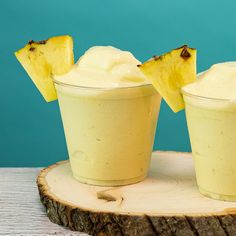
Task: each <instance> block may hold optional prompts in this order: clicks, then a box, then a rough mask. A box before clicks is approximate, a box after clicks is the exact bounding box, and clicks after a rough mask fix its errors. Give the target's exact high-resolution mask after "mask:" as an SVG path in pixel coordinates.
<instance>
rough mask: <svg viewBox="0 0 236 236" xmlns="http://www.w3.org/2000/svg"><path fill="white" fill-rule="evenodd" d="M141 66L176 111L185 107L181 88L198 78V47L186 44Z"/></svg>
mask: <svg viewBox="0 0 236 236" xmlns="http://www.w3.org/2000/svg"><path fill="white" fill-rule="evenodd" d="M139 68H140V69H141V71H142V72H143V73H144V74H145V75H146V77H147V79H149V80H150V81H151V83H152V84H153V86H154V87H155V88H156V90H157V91H158V92H159V94H160V95H161V96H162V97H163V99H164V100H165V101H166V103H167V104H168V105H169V106H170V108H171V109H172V110H173V111H174V112H178V111H180V110H182V109H184V101H183V97H182V94H181V88H182V87H183V86H185V85H187V84H189V83H192V82H194V81H195V80H196V49H193V48H189V47H188V46H186V45H184V46H182V47H180V48H177V49H174V50H172V51H170V52H168V53H166V54H163V55H162V56H155V57H153V59H151V60H149V61H147V62H145V63H143V64H142V65H140V66H139Z"/></svg>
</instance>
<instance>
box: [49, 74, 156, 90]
mask: <svg viewBox="0 0 236 236" xmlns="http://www.w3.org/2000/svg"><path fill="white" fill-rule="evenodd" d="M52 80H53V82H54V84H57V85H60V86H64V87H69V88H75V89H90V90H96V91H109V90H125V89H135V88H136V89H137V88H143V87H153V88H154V86H153V85H152V83H148V84H139V85H135V86H127V87H89V86H81V85H74V84H68V83H64V82H61V81H59V80H57V79H55V78H54V77H52ZM154 89H155V88H154ZM155 90H156V89H155Z"/></svg>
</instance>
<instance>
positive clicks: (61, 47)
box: [15, 35, 74, 102]
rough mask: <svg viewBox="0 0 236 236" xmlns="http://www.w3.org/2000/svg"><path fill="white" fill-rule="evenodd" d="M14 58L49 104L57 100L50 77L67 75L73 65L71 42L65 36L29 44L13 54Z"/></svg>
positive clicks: (69, 38) (68, 37)
mask: <svg viewBox="0 0 236 236" xmlns="http://www.w3.org/2000/svg"><path fill="white" fill-rule="evenodd" d="M15 56H16V58H17V59H18V60H19V62H20V63H21V65H22V66H23V67H24V69H25V70H26V72H27V73H28V75H29V76H30V78H31V79H32V81H33V82H34V84H35V85H36V87H37V88H38V90H39V91H40V92H41V94H42V96H43V97H44V99H45V100H46V101H47V102H50V101H53V100H56V99H57V93H56V90H55V87H54V83H53V80H52V75H53V74H56V75H61V74H64V73H67V72H68V71H69V70H70V69H71V66H72V65H73V64H74V55H73V40H72V38H71V37H70V36H67V35H66V36H57V37H52V38H50V39H48V40H46V41H42V42H29V44H27V45H26V46H25V47H24V48H22V49H20V50H19V51H17V52H15Z"/></svg>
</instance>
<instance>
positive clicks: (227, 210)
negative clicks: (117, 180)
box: [38, 152, 236, 236]
mask: <svg viewBox="0 0 236 236" xmlns="http://www.w3.org/2000/svg"><path fill="white" fill-rule="evenodd" d="M38 187H39V193H40V196H41V201H42V203H43V205H44V206H45V207H46V209H47V215H48V217H49V218H50V220H51V221H52V222H54V223H57V224H61V225H64V226H67V227H69V228H70V229H73V230H78V231H83V232H87V233H89V234H92V235H111V236H113V235H130V236H135V235H138V236H142V235H143V236H146V235H164V236H166V235H179V236H188V235H190V236H208V235H209V236H210V235H212V236H214V235H216V236H227V235H229V236H235V235H236V202H223V201H216V200H213V199H209V198H206V197H203V196H202V195H200V193H199V192H198V190H197V186H196V181H195V175H194V170H193V163H192V159H191V154H186V153H173V152H156V153H154V154H153V158H152V165H151V170H150V173H149V177H148V178H147V179H146V180H145V181H143V182H140V183H137V184H134V185H129V186H122V187H114V188H110V187H97V186H89V185H85V184H81V183H79V182H78V181H76V180H75V179H74V178H73V177H72V173H71V170H70V166H69V163H68V162H61V163H58V164H55V165H53V166H50V167H48V168H46V169H44V170H42V171H41V173H40V175H39V177H38Z"/></svg>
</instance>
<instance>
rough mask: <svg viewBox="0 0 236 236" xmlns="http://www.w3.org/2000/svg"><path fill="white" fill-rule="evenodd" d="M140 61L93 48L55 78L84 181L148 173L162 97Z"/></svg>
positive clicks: (123, 180)
mask: <svg viewBox="0 0 236 236" xmlns="http://www.w3.org/2000/svg"><path fill="white" fill-rule="evenodd" d="M139 63H140V62H139V61H137V60H136V59H135V58H134V56H133V55H132V54H131V53H129V52H125V51H121V50H119V49H116V48H113V47H93V48H91V49H89V50H88V51H87V52H86V53H85V54H84V55H83V56H82V57H81V58H80V60H79V61H78V63H77V64H75V66H74V68H73V69H72V70H71V71H70V72H69V73H68V74H66V75H64V76H60V77H56V78H55V85H56V90H57V95H58V100H59V105H60V110H61V115H62V120H63V125H64V130H65V136H66V142H67V147H68V152H69V157H70V163H71V168H72V172H73V175H74V177H75V178H76V179H77V180H79V181H81V182H83V183H88V184H94V185H103V186H117V185H125V184H131V183H135V182H138V181H141V180H143V179H144V178H145V177H146V175H147V171H148V168H149V162H150V157H151V153H152V147H153V142H154V136H155V130H156V123H157V117H158V112H159V106H160V101H161V98H160V96H159V94H158V93H157V92H156V90H155V89H154V88H153V86H152V85H151V84H150V83H149V82H148V80H147V79H146V78H145V76H144V75H143V74H142V73H141V72H140V71H139V69H138V67H137V64H139Z"/></svg>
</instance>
